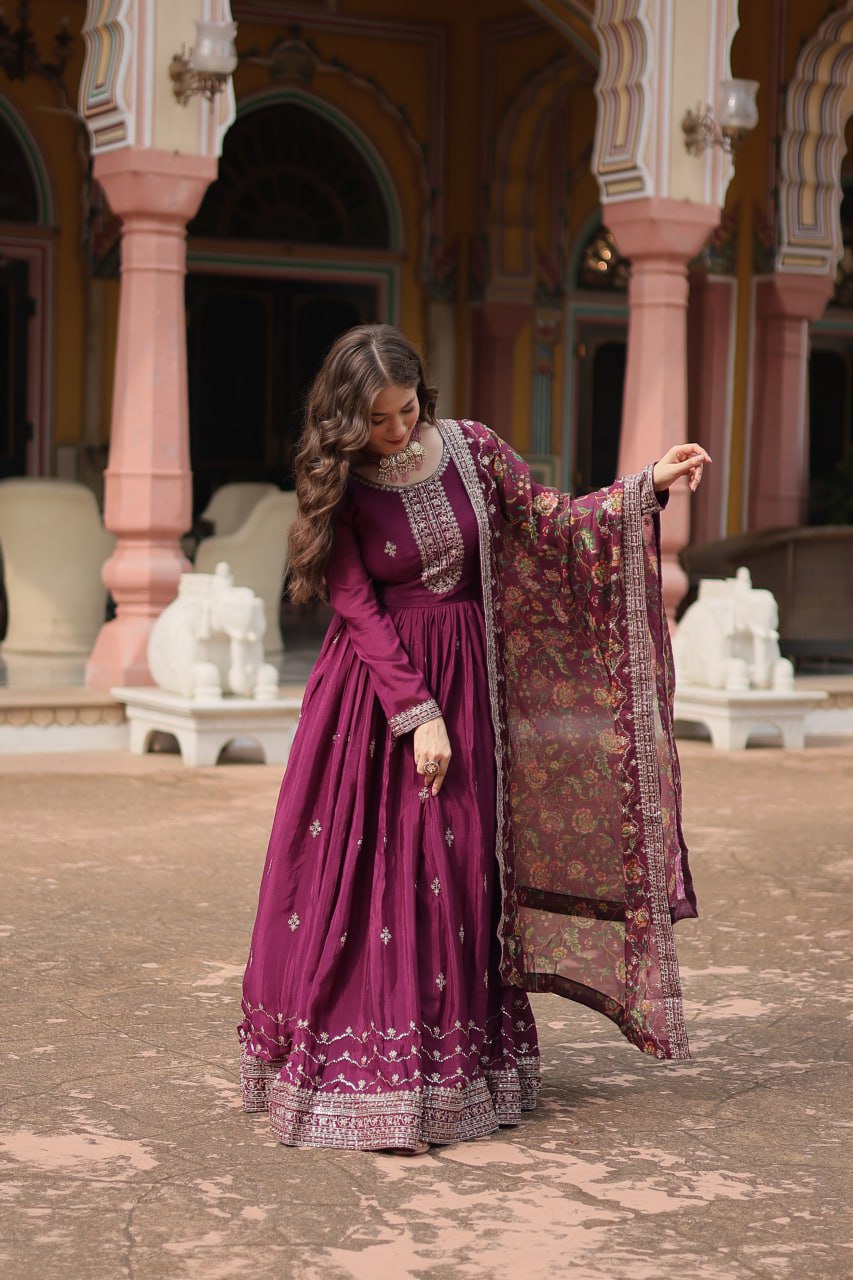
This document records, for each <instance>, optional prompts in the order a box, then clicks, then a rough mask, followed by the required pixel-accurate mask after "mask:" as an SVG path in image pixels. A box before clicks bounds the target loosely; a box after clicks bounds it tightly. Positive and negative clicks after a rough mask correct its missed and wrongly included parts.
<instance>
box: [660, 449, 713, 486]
mask: <svg viewBox="0 0 853 1280" xmlns="http://www.w3.org/2000/svg"><path fill="white" fill-rule="evenodd" d="M710 461H711V456H710V454H708V453H706V452H705V450H704V449H703V448H702V446H701V444H676V445H673V447H672V448H671V449H670V450H669V452H668V453H665V454H664V455H663V457H662V458H661V460H660V462H656V463H655V469H654V471H653V473H652V483H653V484H654V487H655V493H664V492H665V491H666V490H667V489H668V488H669V487H670V485H672V484H674V483H675V481H676V480H677V479H678V478H679V476H687V477H688V483H689V485H690V492H691V493H695V492H696V490H697V489H698V488H699V481H700V480H701V479H702V468H703V466H704V465H705V463H706V462H710Z"/></svg>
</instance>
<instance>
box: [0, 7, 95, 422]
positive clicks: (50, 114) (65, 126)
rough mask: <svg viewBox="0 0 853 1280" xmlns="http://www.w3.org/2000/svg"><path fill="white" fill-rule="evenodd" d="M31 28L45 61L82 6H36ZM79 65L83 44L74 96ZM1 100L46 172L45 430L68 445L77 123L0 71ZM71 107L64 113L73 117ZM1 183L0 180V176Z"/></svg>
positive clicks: (77, 294) (77, 343) (74, 394)
mask: <svg viewBox="0 0 853 1280" xmlns="http://www.w3.org/2000/svg"><path fill="white" fill-rule="evenodd" d="M16 7H17V6H12V5H9V6H7V11H6V20H7V22H9V23H10V25H11V26H12V27H13V29H14V27H15V26H16V25H17V20H16V18H15V17H14V13H15V9H16ZM32 8H33V12H32V19H31V21H32V26H33V29H34V32H35V36H36V41H37V45H38V48H39V50H40V51H41V54H42V56H43V57H45V58H47V59H48V60H49V59H50V57H51V53H52V46H53V37H54V33H55V32H56V31H58V30H59V27H60V23H61V20H62V18H63V17H65V16H67V17H68V18H69V20H70V28H71V30H72V31H73V30H75V29H77V30H79V28H80V25H81V24H82V21H83V14H84V11H85V6H84V5H83V4H82V3H79V0H69V2H68V3H66V2H65V0H61V2H60V0H41V2H40V3H39V4H37V5H33V7H32ZM82 60H83V48H82V41H80V40H78V41H77V44H76V47H75V50H74V56H73V58H72V60H71V62H70V64H69V66H68V69H67V70H66V76H65V79H66V83H67V84H68V85H69V86H72V89H73V92H76V84H77V79H78V77H79V74H80V68H81V66H82ZM0 92H2V93H3V94H4V95H5V96H6V97H7V98H9V99H11V101H12V103H13V104H14V106H15V108H16V109H17V111H18V112H19V113H20V115H22V116H23V118H24V120H25V121H26V123H27V125H28V126H29V129H30V131H31V133H32V134H33V136H34V138H35V141H36V144H37V146H38V149H39V151H40V153H41V156H42V160H43V163H44V166H45V168H46V169H47V173H48V177H49V181H50V186H51V190H52V194H53V203H54V220H53V239H54V246H55V260H54V278H53V308H54V325H53V333H52V337H53V360H52V368H51V370H50V373H51V376H52V380H53V421H52V423H51V424H50V429H51V435H52V438H53V442H54V445H56V444H65V443H68V442H73V441H75V440H78V439H80V438H81V435H82V405H83V367H84V361H83V342H84V336H85V327H84V314H83V297H84V292H83V288H84V280H85V274H84V270H83V258H82V253H81V245H82V242H83V230H84V228H83V214H82V201H81V191H82V185H83V179H84V172H85V170H84V165H85V157H83V158H82V159H81V156H80V154H79V151H78V143H79V136H78V124H77V121H76V115H69V114H68V113H67V111H66V109H65V107H64V105H63V103H62V100H61V98H60V96H59V94H58V93H57V91H56V90H55V89H54V88H53V87H52V86H51V85H50V84H49V83H48V82H47V81H46V80H44V79H42V78H40V77H38V76H30V77H29V78H27V79H26V80H23V81H20V80H15V81H10V80H8V79H7V78H6V77H5V75H4V74H3V73H2V72H1V71H0ZM73 106H74V104H73V101H72V104H71V108H70V109H71V111H72V112H73ZM0 181H2V175H0Z"/></svg>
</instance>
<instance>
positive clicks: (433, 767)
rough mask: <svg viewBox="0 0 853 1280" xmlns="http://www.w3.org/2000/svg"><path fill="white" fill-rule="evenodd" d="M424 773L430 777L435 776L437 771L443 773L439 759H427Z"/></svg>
mask: <svg viewBox="0 0 853 1280" xmlns="http://www.w3.org/2000/svg"><path fill="white" fill-rule="evenodd" d="M424 773H425V774H426V775H427V777H429V778H434V777H435V775H436V774H437V773H441V765H440V764H439V763H438V761H437V760H427V762H426V764H425V765H424Z"/></svg>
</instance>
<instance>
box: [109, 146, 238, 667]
mask: <svg viewBox="0 0 853 1280" xmlns="http://www.w3.org/2000/svg"><path fill="white" fill-rule="evenodd" d="M216 168H217V161H216V159H215V158H209V157H204V156H188V155H179V154H178V153H173V152H165V151H155V150H150V149H142V148H137V147H128V148H124V149H122V150H119V151H111V152H105V153H102V154H99V155H97V156H96V157H95V177H96V178H97V179H98V181H99V182H100V183H101V184H102V185H103V187H104V190H105V191H106V193H107V196H108V198H109V201H110V205H111V206H112V208H113V211H114V212H115V213H116V214H117V215H118V216H119V217H120V218H121V219H122V223H123V229H122V270H121V276H122V279H121V302H120V306H119V320H118V341H117V350H116V367H115V387H114V391H113V409H112V429H111V436H110V455H109V463H108V466H107V470H106V473H105V503H104V522H105V524H106V526H107V528H108V529H110V530H112V532H113V533H115V534H116V535H117V539H118V542H117V545H116V548H115V551H114V552H113V555H112V556H111V557H110V559H109V560H108V561H107V563H106V564H105V565H104V582H105V583H106V585H107V587H108V588H109V590H110V591H111V592H112V595H113V598H114V600H115V602H116V618H115V620H114V621H112V622H108V623H107V624H106V625H105V626H104V627H102V628H101V631H100V634H99V635H98V639H97V640H96V642H95V647H94V649H93V651H92V654H91V656H90V658H89V662H88V665H87V668H86V684H87V685H88V686H89V687H90V688H94V689H108V688H110V687H111V686H112V685H134V684H150V683H151V675H150V673H149V670H148V660H147V656H146V651H147V646H148V636H149V633H150V631H151V628H152V626H153V624H154V620H155V618H156V617H157V616H158V614H159V613H161V612H162V610H163V609H164V608H165V606H166V605H167V604H168V603H169V602H170V601H171V600H172V599H173V598H174V596H175V593H176V590H177V584H178V578H179V576H180V574H181V573H183V572H184V571H186V570H187V569H188V568H189V565H188V564H187V561H186V559H185V558H184V555H183V553H182V551H181V548H180V544H179V542H178V538H179V536H180V535H181V534H182V533H184V532H185V531H186V529H187V528H188V527H189V525H190V521H191V514H192V495H191V486H190V478H191V477H190V461H189V411H188V403H187V357H186V322H185V314H184V276H185V272H186V226H187V221H188V220H189V219H190V218H191V217H192V216H193V214H194V213H195V212H196V210H197V209H198V206H199V204H200V203H201V199H202V196H203V195H204V192H205V190H206V189H207V187H208V186H209V184H210V182H211V181H212V180H213V179H214V178H215V177H216Z"/></svg>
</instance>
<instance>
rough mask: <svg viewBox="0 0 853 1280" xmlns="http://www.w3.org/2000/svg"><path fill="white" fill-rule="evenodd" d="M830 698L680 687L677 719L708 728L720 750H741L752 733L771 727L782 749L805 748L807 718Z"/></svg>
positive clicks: (815, 692) (819, 694)
mask: <svg viewBox="0 0 853 1280" xmlns="http://www.w3.org/2000/svg"><path fill="white" fill-rule="evenodd" d="M827 696H828V695H827V694H826V693H824V692H823V691H821V690H818V689H815V690H812V691H809V692H807V693H799V692H796V691H794V692H790V691H786V690H781V689H779V690H777V689H744V690H742V691H738V692H733V691H730V690H728V689H705V688H701V687H700V686H698V685H679V686H678V687H677V689H676V693H675V719H676V721H685V722H694V723H699V724H703V725H705V727H706V728H707V729H708V730H709V732H710V734H711V742H712V743H713V745H714V746H715V747H716V748H717V749H718V750H720V751H742V750H743V749H744V747H745V746H746V744H747V742H748V741H749V737H750V734H752V733H756V732H758V731H759V730H761V729H766V728H768V726H773V727H774V728H776V729H778V730H779V732H780V733H781V735H782V744H783V746H785V747H802V746H803V745H804V743H805V721H806V717H807V715H808V714H809V712H810V711H812V710H813V709H814V708H815V707H817V706H818V705H819V704H820V703H821V702H823V701H824V700H825V699H826V698H827ZM677 727H678V726H677V725H676V728H677Z"/></svg>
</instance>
